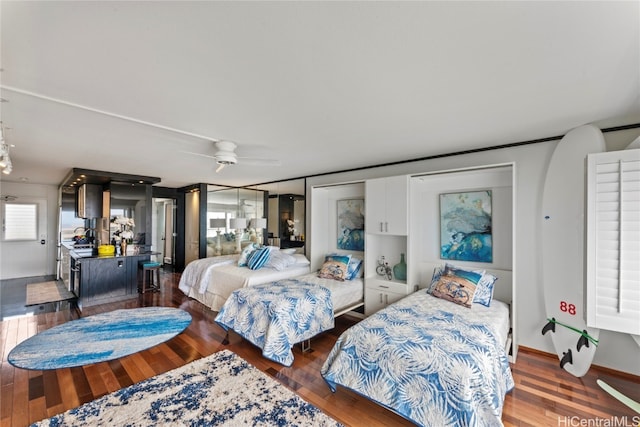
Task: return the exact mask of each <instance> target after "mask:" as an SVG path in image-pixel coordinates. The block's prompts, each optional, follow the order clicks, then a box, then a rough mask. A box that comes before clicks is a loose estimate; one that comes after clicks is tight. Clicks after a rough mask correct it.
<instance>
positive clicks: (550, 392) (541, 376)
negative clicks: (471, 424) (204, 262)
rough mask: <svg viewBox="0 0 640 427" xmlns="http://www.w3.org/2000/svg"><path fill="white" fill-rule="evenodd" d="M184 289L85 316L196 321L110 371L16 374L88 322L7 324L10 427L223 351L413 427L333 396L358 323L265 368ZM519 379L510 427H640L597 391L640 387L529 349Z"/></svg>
mask: <svg viewBox="0 0 640 427" xmlns="http://www.w3.org/2000/svg"><path fill="white" fill-rule="evenodd" d="M178 280H179V275H178V274H175V273H163V275H162V278H161V281H162V292H161V293H159V294H158V293H156V294H150V293H149V294H145V295H140V296H138V298H136V299H131V300H128V301H124V302H120V303H115V304H106V305H101V306H95V307H91V308H87V309H85V310H84V311H83V313H82V316H88V315H92V314H97V313H102V312H106V311H111V310H114V309H118V308H134V307H142V306H171V307H180V308H182V309H184V310H186V311H188V312H189V313H191V315H192V317H193V321H192V322H191V324H190V325H189V327H188V328H187V329H186V330H185V331H184V332H183V333H181V334H180V335H178V336H176V337H175V338H173V339H171V340H169V341H167V342H165V343H163V344H160V345H158V346H155V347H153V348H151V349H148V350H145V351H142V352H140V353H136V354H133V355H131V356H127V357H123V358H121V359H117V360H113V361H110V362H104V363H97V364H94V365H89V366H83V367H78V368H70V369H58V370H51V371H29V370H23V369H18V368H14V367H13V366H11V365H10V364H9V363H8V362H7V355H8V354H9V352H10V351H11V349H12V348H13V347H14V346H15V345H16V344H17V343H19V342H21V341H23V340H24V339H26V338H28V337H30V336H32V335H34V334H36V333H37V332H39V331H43V330H45V329H48V328H51V327H53V326H55V325H58V324H61V323H64V322H67V321H69V320H72V319H76V318H77V317H78V315H77V313H76V312H75V310H70V309H68V308H67V309H63V310H60V311H53V312H44V313H40V314H36V315H31V316H23V317H11V318H8V319H6V320H3V321H2V322H0V336H1V339H2V341H1V344H0V352H1V354H2V359H1V360H2V362H1V363H2V365H1V372H0V387H1V390H0V427H8V426H25V425H29V424H30V423H33V422H35V421H38V420H41V419H43V418H47V417H50V416H53V415H55V414H58V413H60V412H64V411H66V410H68V409H70V408H74V407H76V406H78V405H81V404H83V403H85V402H88V401H90V400H93V399H95V398H97V397H100V396H102V395H104V394H107V393H110V392H113V391H115V390H118V389H120V388H122V387H126V386H128V385H130V384H133V383H136V382H139V381H141V380H144V379H146V378H149V377H151V376H154V375H157V374H160V373H163V372H166V371H169V370H171V369H174V368H177V367H179V366H182V365H184V364H186V363H189V362H191V361H193V360H196V359H199V358H201V357H204V356H207V355H209V354H211V353H214V352H216V351H219V350H221V349H223V348H227V349H230V350H232V351H234V352H235V353H237V354H238V355H239V356H241V357H243V358H244V359H246V360H247V361H248V362H249V363H251V364H253V365H254V366H256V367H257V368H259V369H260V370H262V371H264V372H266V373H267V374H268V375H270V376H272V377H273V378H275V379H276V380H278V381H280V382H281V383H282V384H284V385H285V386H287V387H289V388H290V389H292V390H293V391H295V392H296V393H298V394H299V395H300V396H301V397H302V398H303V399H305V400H307V401H308V402H310V403H312V404H314V405H315V406H317V407H319V408H320V409H322V410H323V411H324V412H326V413H327V414H329V415H330V416H332V417H334V418H335V419H337V420H338V421H341V422H342V423H344V424H346V425H348V426H391V425H393V426H407V425H413V424H412V423H409V422H408V421H406V420H404V419H403V418H401V417H399V416H397V415H395V414H394V413H392V412H390V411H388V410H386V409H383V408H382V407H380V406H378V405H376V404H374V403H372V402H370V401H368V400H366V399H364V398H362V397H360V396H358V395H356V394H354V393H351V392H349V391H347V390H344V389H339V390H338V391H337V392H336V393H335V394H334V393H331V392H330V391H329V388H328V387H327V385H326V384H325V382H324V380H323V379H322V377H321V376H320V367H321V366H322V364H323V362H324V360H325V358H326V356H327V354H328V353H329V351H330V350H331V347H332V346H333V343H334V342H335V340H336V339H337V337H338V336H339V334H340V333H341V332H342V331H344V330H345V329H346V328H348V327H349V326H350V325H352V324H353V323H355V322H357V321H358V320H357V319H355V318H351V317H348V316H342V317H340V318H338V319H336V327H335V329H333V330H331V331H328V332H325V333H323V334H321V335H320V336H318V337H316V338H314V339H313V340H312V347H313V351H311V352H309V353H301V351H300V347H299V346H296V348H295V351H294V354H295V362H294V364H293V366H291V367H288V368H287V367H284V366H281V365H279V364H277V363H274V362H271V361H269V360H267V359H264V358H263V357H262V356H261V354H260V351H259V350H258V349H257V348H255V347H254V346H253V345H251V344H249V343H248V342H246V341H244V340H243V339H241V338H240V337H238V336H237V335H234V334H231V336H230V342H229V344H227V345H224V344H222V342H223V340H224V337H225V332H224V331H223V330H222V328H220V327H219V326H218V325H216V324H215V323H214V322H213V318H214V313H213V312H212V311H211V310H209V309H207V308H206V307H204V306H203V305H202V304H200V303H198V302H196V301H194V300H191V299H189V298H186V297H185V296H184V295H183V294H182V292H181V291H180V290H178V288H177V283H178ZM45 311H46V310H45ZM512 371H513V374H514V378H515V381H516V387H515V389H514V390H513V391H511V392H510V393H509V394H508V395H507V397H506V402H505V406H504V412H503V422H504V424H505V425H507V426H577V425H625V426H631V425H635V426H637V425H638V424H639V423H640V414H636V413H635V412H633V411H632V410H631V409H629V408H628V407H627V406H625V405H623V404H621V403H620V402H618V401H617V400H615V399H614V398H612V397H611V396H609V395H608V394H607V393H605V392H604V391H602V390H601V389H600V387H598V385H597V384H596V379H598V378H600V379H602V380H604V381H605V382H607V383H608V384H609V385H611V386H613V387H614V388H616V389H618V390H619V391H621V392H622V393H624V394H626V395H627V396H629V397H631V398H633V399H635V400H637V401H640V379H639V378H638V377H633V376H630V375H626V374H621V373H618V372H613V371H611V370H607V369H601V368H592V369H591V370H590V371H589V373H588V374H587V375H586V376H584V377H582V378H575V377H573V376H571V375H570V374H568V373H567V372H565V371H564V370H561V369H559V367H558V360H557V358H556V357H555V356H553V357H551V355H547V354H543V353H540V352H537V351H533V350H527V349H522V348H521V350H520V353H519V356H518V360H517V363H516V364H514V365H512ZM598 420H599V421H598ZM598 422H600V424H597V423H598ZM607 422H608V423H609V424H606V423H607ZM587 423H590V424H587ZM614 423H617V424H614Z"/></svg>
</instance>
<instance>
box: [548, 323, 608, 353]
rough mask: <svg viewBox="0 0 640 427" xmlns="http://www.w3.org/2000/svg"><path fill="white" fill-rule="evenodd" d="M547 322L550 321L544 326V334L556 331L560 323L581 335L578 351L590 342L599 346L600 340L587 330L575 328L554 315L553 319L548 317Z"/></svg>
mask: <svg viewBox="0 0 640 427" xmlns="http://www.w3.org/2000/svg"><path fill="white" fill-rule="evenodd" d="M547 322H548V323H547V324H546V325H544V327H543V328H542V335H544V334H546V333H547V332H548V331H551V332H555V331H556V325H560V326H564V327H565V328H567V329H570V330H572V331H574V332H576V333H578V334H580V335H581V337H580V338H579V339H578V345H577V350H578V351H580V349H581V348H582V346H586V347H589V342H591V343H593V345H595V346H596V347H597V346H598V340H597V339H595V338H593V337H592V336H591V335H589V333H588V332H587V331H586V330H582V331H581V330H580V329H577V328H574V327H573V326H569V325H565V324H564V323H562V322H558V321H557V320H556V318H555V317H552V318H551V319H549V318H547Z"/></svg>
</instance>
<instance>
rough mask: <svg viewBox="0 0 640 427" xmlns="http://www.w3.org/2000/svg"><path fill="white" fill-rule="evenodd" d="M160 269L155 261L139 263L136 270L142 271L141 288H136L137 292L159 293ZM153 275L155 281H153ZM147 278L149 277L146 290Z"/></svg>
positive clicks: (159, 265)
mask: <svg viewBox="0 0 640 427" xmlns="http://www.w3.org/2000/svg"><path fill="white" fill-rule="evenodd" d="M160 267H162V265H161V264H160V263H159V262H155V261H140V262H138V268H140V269H142V288H138V292H140V293H145V292H149V291H151V292H160ZM154 273H155V276H156V280H154V277H153V276H154ZM147 276H149V288H148V289H147Z"/></svg>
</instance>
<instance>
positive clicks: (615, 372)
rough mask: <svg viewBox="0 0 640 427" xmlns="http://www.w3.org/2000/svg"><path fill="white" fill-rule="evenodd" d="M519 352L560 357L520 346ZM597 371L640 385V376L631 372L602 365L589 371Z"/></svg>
mask: <svg viewBox="0 0 640 427" xmlns="http://www.w3.org/2000/svg"><path fill="white" fill-rule="evenodd" d="M518 352H525V353H530V354H536V355H539V356H543V357H547V358H549V359H557V358H558V356H557V355H555V354H552V353H549V352H546V351H542V350H538V349H535V348H531V347H525V346H522V345H521V346H518ZM592 369H595V370H596V371H598V372H602V373H603V374H608V375H614V376H617V377H622V378H624V379H626V380H629V381H635V382H638V383H640V376H639V375H634V374H630V373H629V372H624V371H619V370H617V369H613V368H607V367H606V366H600V365H591V367H590V368H589V370H592Z"/></svg>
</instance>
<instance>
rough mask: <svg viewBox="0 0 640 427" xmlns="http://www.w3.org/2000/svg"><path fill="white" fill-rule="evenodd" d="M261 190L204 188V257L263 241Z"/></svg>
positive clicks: (262, 201)
mask: <svg viewBox="0 0 640 427" xmlns="http://www.w3.org/2000/svg"><path fill="white" fill-rule="evenodd" d="M266 223H267V221H266V217H265V192H264V191H262V190H258V189H253V188H229V187H221V186H216V185H209V186H208V187H207V214H206V228H207V256H217V255H228V254H233V253H238V252H240V250H241V249H242V248H243V247H244V246H246V245H247V244H249V243H251V242H257V243H263V242H265V241H266V238H265V228H266Z"/></svg>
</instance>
